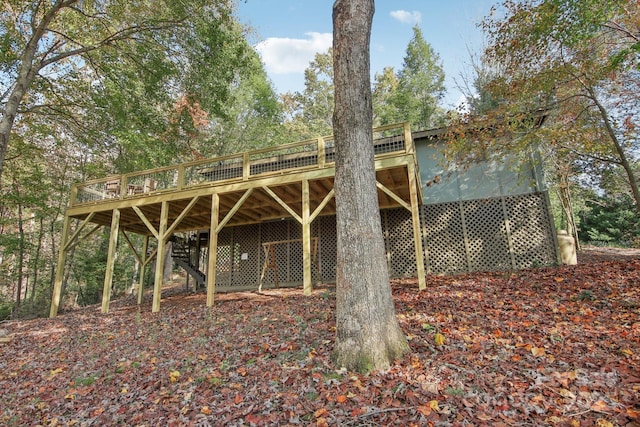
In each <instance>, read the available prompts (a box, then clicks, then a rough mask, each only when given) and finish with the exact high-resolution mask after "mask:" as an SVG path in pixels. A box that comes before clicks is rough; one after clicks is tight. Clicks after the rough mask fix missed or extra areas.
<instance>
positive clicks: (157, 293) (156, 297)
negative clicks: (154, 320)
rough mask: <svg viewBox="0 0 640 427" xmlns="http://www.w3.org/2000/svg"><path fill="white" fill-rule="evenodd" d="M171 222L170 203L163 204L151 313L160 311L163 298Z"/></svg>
mask: <svg viewBox="0 0 640 427" xmlns="http://www.w3.org/2000/svg"><path fill="white" fill-rule="evenodd" d="M168 221H169V202H167V201H164V202H162V211H161V213H160V229H159V230H158V252H157V253H156V275H155V280H154V282H153V304H152V306H151V311H152V312H153V313H157V312H159V311H160V299H161V298H162V276H163V274H162V273H163V272H164V252H165V249H166V243H167V236H166V234H167V222H168Z"/></svg>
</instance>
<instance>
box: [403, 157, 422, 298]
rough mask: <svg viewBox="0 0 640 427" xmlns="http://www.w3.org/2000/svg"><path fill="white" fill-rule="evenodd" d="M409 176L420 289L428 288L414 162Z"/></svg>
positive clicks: (409, 168)
mask: <svg viewBox="0 0 640 427" xmlns="http://www.w3.org/2000/svg"><path fill="white" fill-rule="evenodd" d="M407 172H408V174H409V192H410V195H411V222H412V224H413V243H414V247H415V251H416V268H417V270H418V288H419V289H420V290H424V289H426V288H427V282H426V277H425V270H424V251H423V248H422V233H421V232H420V207H419V205H418V190H420V188H419V187H418V180H417V178H416V167H415V165H414V163H413V161H410V162H409V163H408V164H407Z"/></svg>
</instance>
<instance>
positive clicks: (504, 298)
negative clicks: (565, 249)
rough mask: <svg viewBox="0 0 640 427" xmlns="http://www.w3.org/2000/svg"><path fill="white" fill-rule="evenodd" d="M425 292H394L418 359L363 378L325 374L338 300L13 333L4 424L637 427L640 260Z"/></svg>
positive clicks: (290, 299)
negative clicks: (437, 338)
mask: <svg viewBox="0 0 640 427" xmlns="http://www.w3.org/2000/svg"><path fill="white" fill-rule="evenodd" d="M428 283H429V289H428V291H427V292H418V290H417V286H416V284H415V283H413V281H409V280H405V281H402V282H394V284H393V294H394V299H395V302H396V309H397V314H398V318H399V320H400V322H401V325H402V328H403V329H404V331H405V333H406V334H407V336H408V337H409V339H410V345H411V348H412V350H413V352H412V354H410V355H408V356H407V357H406V358H404V359H402V360H399V361H397V363H396V364H395V365H394V366H393V367H392V368H391V369H390V370H389V371H387V372H377V373H374V374H371V375H360V374H357V373H353V372H346V371H341V370H336V369H335V367H333V366H332V365H331V362H330V358H329V357H330V352H331V349H332V346H333V341H334V334H335V322H334V308H335V298H334V297H335V294H334V291H333V289H332V288H330V287H328V288H320V289H318V290H316V291H315V292H314V294H313V295H312V296H311V297H304V296H302V295H301V294H300V292H299V290H281V291H278V290H272V291H267V292H265V294H264V295H258V294H256V293H237V294H225V295H223V294H220V295H218V299H217V301H216V304H215V307H214V308H213V309H207V308H206V307H205V304H204V302H205V296H204V295H202V294H195V295H184V294H173V295H167V296H166V297H165V298H164V299H163V301H162V310H161V312H160V313H159V314H152V313H150V306H149V304H148V303H147V304H145V305H143V307H142V310H141V311H138V309H137V306H136V305H135V303H134V302H133V301H131V300H128V299H124V300H119V301H115V302H113V304H112V312H111V313H110V314H108V315H102V314H100V313H99V307H89V308H85V309H82V310H73V311H69V312H66V313H63V315H61V316H59V317H58V318H56V319H53V320H51V319H35V320H27V321H12V322H8V323H6V324H4V325H1V326H2V328H3V329H5V330H6V332H8V334H9V335H10V336H11V337H12V340H11V342H10V343H8V344H0V393H1V398H0V424H1V425H8V426H23V425H78V426H85V425H92V426H102V425H132V426H134V425H140V426H143V425H144V426H165V425H167V426H178V425H180V426H181V425H201V426H207V425H211V426H221V425H225V426H244V425H246V426H250V425H256V426H262V425H274V426H275V425H279V426H285V425H290V426H297V425H317V426H326V425H332V426H333V425H336V426H338V425H339V426H388V425H398V426H411V425H414V426H428V425H434V426H449V425H451V426H466V425H469V426H471V425H473V426H481V425H486V426H516V425H517V426H539V425H558V426H565V425H566V426H594V425H597V426H637V425H640V259H639V258H638V257H634V258H630V259H621V260H613V261H601V260H600V258H597V257H594V258H593V259H589V260H588V262H587V263H582V264H581V265H579V266H576V267H560V268H545V269H535V270H527V271H520V272H517V273H514V274H510V273H502V274H471V275H465V276H457V277H435V278H434V277H430V278H429V280H428ZM436 334H440V335H442V336H443V337H444V343H443V344H440V345H439V344H438V343H437V341H438V340H436V339H435V338H436V336H437V335H436ZM438 337H439V336H438ZM439 338H440V337H439Z"/></svg>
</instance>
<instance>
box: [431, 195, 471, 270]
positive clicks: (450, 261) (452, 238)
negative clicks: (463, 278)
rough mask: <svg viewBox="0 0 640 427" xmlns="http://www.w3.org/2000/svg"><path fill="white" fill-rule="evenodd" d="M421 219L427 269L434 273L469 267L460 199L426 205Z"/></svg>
mask: <svg viewBox="0 0 640 427" xmlns="http://www.w3.org/2000/svg"><path fill="white" fill-rule="evenodd" d="M421 222H422V236H423V239H424V240H423V245H424V249H425V252H426V254H427V262H426V267H427V271H430V272H431V273H436V274H443V273H448V274H451V273H462V272H466V271H468V269H469V267H468V265H467V252H466V248H465V244H464V239H465V233H464V229H463V227H462V215H461V211H460V203H458V202H454V203H442V204H437V205H425V206H423V207H422V218H421Z"/></svg>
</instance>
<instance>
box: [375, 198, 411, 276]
mask: <svg viewBox="0 0 640 427" xmlns="http://www.w3.org/2000/svg"><path fill="white" fill-rule="evenodd" d="M384 214H385V216H386V221H385V220H383V221H382V224H383V226H386V230H384V231H385V232H384V235H385V248H386V251H387V259H388V260H389V276H391V277H411V276H415V275H416V256H415V246H414V244H413V225H412V222H411V212H409V211H408V210H406V209H404V208H398V209H386V210H385V211H384Z"/></svg>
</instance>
